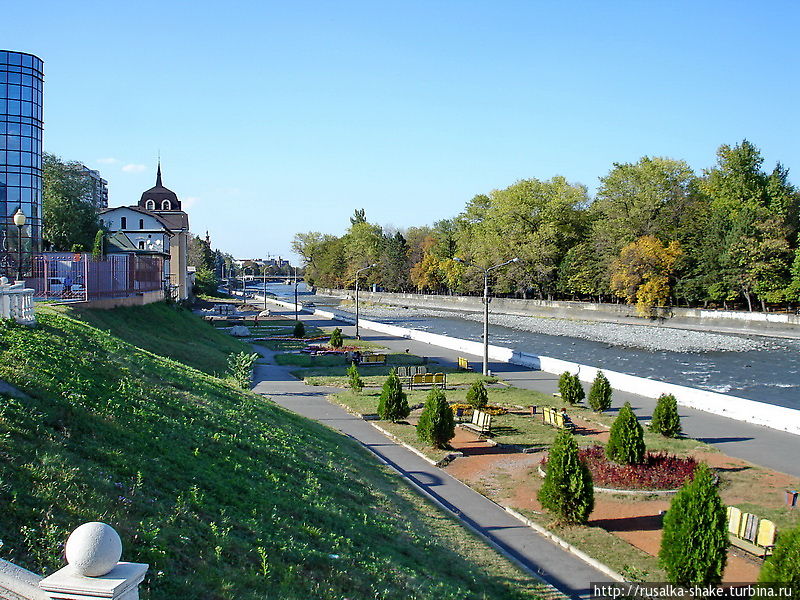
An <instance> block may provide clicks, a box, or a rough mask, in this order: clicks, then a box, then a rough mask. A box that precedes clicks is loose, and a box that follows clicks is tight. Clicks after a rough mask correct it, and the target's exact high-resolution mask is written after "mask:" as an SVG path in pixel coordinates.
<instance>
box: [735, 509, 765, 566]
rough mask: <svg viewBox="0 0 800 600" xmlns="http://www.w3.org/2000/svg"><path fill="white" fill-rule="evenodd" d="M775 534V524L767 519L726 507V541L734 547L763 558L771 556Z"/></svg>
mask: <svg viewBox="0 0 800 600" xmlns="http://www.w3.org/2000/svg"><path fill="white" fill-rule="evenodd" d="M776 533H777V531H776V529H775V523H773V522H772V521H770V520H769V519H759V518H758V517H757V516H756V515H754V514H752V513H746V512H742V511H741V510H739V509H738V508H736V507H735V506H729V507H728V539H729V540H730V542H731V544H733V545H734V546H736V547H738V548H741V549H742V550H746V551H747V552H749V553H750V554H754V555H756V556H759V557H761V558H764V557H766V556H768V555H770V554H772V549H773V548H774V547H775V535H776Z"/></svg>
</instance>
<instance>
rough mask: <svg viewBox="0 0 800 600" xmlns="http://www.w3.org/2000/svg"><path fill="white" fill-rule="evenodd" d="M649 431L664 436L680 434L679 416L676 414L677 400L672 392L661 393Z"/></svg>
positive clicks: (672, 436)
mask: <svg viewBox="0 0 800 600" xmlns="http://www.w3.org/2000/svg"><path fill="white" fill-rule="evenodd" d="M650 431H653V432H655V433H660V434H661V435H663V436H664V437H670V438H676V437H678V436H680V434H681V417H680V415H678V401H677V400H676V399H675V396H673V395H672V394H661V395H660V396H659V397H658V402H656V408H655V410H654V411H653V419H652V420H651V421H650Z"/></svg>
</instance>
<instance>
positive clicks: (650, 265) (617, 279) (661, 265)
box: [611, 235, 681, 315]
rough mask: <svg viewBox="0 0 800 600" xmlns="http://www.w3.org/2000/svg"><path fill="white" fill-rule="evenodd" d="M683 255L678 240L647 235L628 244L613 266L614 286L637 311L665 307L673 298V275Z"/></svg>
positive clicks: (642, 312)
mask: <svg viewBox="0 0 800 600" xmlns="http://www.w3.org/2000/svg"><path fill="white" fill-rule="evenodd" d="M680 255H681V248H680V244H678V242H674V241H673V242H670V244H669V245H668V246H665V245H664V244H662V243H661V242H660V241H659V240H658V239H656V238H655V237H653V236H652V235H644V236H642V237H640V238H639V239H638V240H636V241H634V242H631V243H630V244H628V245H627V246H625V247H624V248H623V249H622V251H621V252H620V255H619V258H617V259H616V260H615V261H614V262H613V263H612V265H611V289H612V290H613V292H614V293H615V294H617V295H618V296H620V297H622V298H625V300H626V301H628V302H630V303H636V309H637V311H638V312H639V313H640V314H642V315H647V314H649V312H650V310H651V309H652V308H653V307H654V306H663V305H664V304H666V301H667V299H668V298H669V291H670V278H671V277H672V274H673V269H674V267H675V261H676V260H677V259H678V257H679V256H680Z"/></svg>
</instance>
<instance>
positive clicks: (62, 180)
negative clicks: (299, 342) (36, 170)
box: [42, 152, 100, 250]
mask: <svg viewBox="0 0 800 600" xmlns="http://www.w3.org/2000/svg"><path fill="white" fill-rule="evenodd" d="M42 171H43V174H42V176H43V184H42V185H43V199H42V213H43V214H42V238H43V239H44V240H45V241H47V242H49V243H50V244H51V245H52V246H53V248H55V249H57V250H69V249H70V248H72V247H73V246H75V245H76V244H78V245H80V246H83V247H84V248H92V247H93V246H94V239H95V235H96V234H97V230H98V229H100V219H99V217H98V214H97V208H96V207H95V205H94V204H93V203H92V202H91V201H90V199H89V194H90V190H91V183H90V181H89V178H88V177H86V176H85V175H84V174H83V165H81V163H79V162H74V161H71V162H65V161H63V160H62V159H60V158H59V157H57V156H55V155H53V154H49V153H47V152H45V153H44V155H43V157H42Z"/></svg>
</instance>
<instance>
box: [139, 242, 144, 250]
mask: <svg viewBox="0 0 800 600" xmlns="http://www.w3.org/2000/svg"><path fill="white" fill-rule="evenodd" d="M139 250H144V241H141V242H139Z"/></svg>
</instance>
